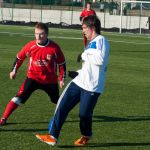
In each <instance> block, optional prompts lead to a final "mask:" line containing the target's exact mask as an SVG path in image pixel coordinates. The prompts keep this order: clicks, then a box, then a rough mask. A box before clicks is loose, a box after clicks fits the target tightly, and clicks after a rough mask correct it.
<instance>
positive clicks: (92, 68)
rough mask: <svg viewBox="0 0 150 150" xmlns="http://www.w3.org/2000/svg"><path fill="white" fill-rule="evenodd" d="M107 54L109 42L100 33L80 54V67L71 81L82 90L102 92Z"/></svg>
mask: <svg viewBox="0 0 150 150" xmlns="http://www.w3.org/2000/svg"><path fill="white" fill-rule="evenodd" d="M108 56H109V43H108V41H107V40H106V38H105V37H103V36H102V35H99V36H97V37H96V38H95V39H93V40H92V41H90V42H89V44H88V45H87V47H86V48H85V50H84V52H83V53H82V55H81V58H82V60H83V64H82V69H81V70H78V73H79V74H78V76H76V77H75V78H74V79H73V82H74V83H75V84H77V85H78V86H79V87H81V88H83V89H84V90H87V91H91V92H96V93H102V92H103V90H104V84H105V75H106V70H107V63H108Z"/></svg>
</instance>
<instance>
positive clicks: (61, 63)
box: [56, 46, 66, 88]
mask: <svg viewBox="0 0 150 150" xmlns="http://www.w3.org/2000/svg"><path fill="white" fill-rule="evenodd" d="M56 62H57V65H58V69H59V86H60V88H62V87H63V86H64V79H65V77H66V62H65V57H64V54H63V52H62V51H61V49H60V47H59V46H58V47H57V48H56Z"/></svg>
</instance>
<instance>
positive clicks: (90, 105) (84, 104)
mask: <svg viewBox="0 0 150 150" xmlns="http://www.w3.org/2000/svg"><path fill="white" fill-rule="evenodd" d="M99 95H100V94H99V93H94V92H89V91H85V90H83V91H82V93H81V97H80V112H79V117H80V131H81V134H82V136H81V138H80V139H78V140H77V141H75V143H74V144H75V145H77V146H82V145H85V144H87V143H88V140H89V139H90V138H91V137H92V115H93V110H94V107H95V105H96V103H97V100H98V97H99Z"/></svg>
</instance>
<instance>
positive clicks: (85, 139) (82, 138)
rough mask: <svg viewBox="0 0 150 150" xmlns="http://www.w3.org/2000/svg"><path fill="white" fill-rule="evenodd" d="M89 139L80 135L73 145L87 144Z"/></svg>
mask: <svg viewBox="0 0 150 150" xmlns="http://www.w3.org/2000/svg"><path fill="white" fill-rule="evenodd" d="M90 139H91V137H88V136H81V138H80V139H78V140H76V141H75V142H74V145H75V146H84V145H86V144H88V142H89V140H90Z"/></svg>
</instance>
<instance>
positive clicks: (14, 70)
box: [9, 57, 23, 80]
mask: <svg viewBox="0 0 150 150" xmlns="http://www.w3.org/2000/svg"><path fill="white" fill-rule="evenodd" d="M22 63H23V60H21V59H18V58H17V57H16V59H15V61H14V63H13V67H12V70H11V72H10V74H9V77H10V79H11V80H12V79H15V77H16V74H17V71H18V69H19V67H20V66H21V64H22Z"/></svg>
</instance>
